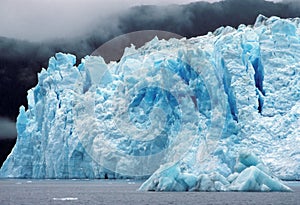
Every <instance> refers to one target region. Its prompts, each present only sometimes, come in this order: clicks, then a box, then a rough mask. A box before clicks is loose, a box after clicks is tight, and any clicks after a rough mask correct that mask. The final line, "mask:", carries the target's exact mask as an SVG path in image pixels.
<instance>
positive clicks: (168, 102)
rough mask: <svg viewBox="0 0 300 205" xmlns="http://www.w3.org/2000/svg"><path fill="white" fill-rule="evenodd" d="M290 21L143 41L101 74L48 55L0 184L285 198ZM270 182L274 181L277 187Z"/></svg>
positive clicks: (298, 128) (294, 122)
mask: <svg viewBox="0 0 300 205" xmlns="http://www.w3.org/2000/svg"><path fill="white" fill-rule="evenodd" d="M299 25H300V19H298V18H295V19H280V18H278V17H271V18H266V17H264V16H259V17H258V18H257V20H256V22H255V25H254V26H245V25H240V26H239V27H238V29H234V28H231V27H222V28H219V29H217V30H216V31H215V32H213V33H208V34H207V35H205V36H199V37H196V38H192V39H185V38H183V39H180V40H177V39H170V40H168V41H165V40H158V39H157V38H154V39H153V40H152V41H150V42H148V43H146V44H145V45H144V46H143V47H141V48H139V49H135V48H134V46H132V47H131V48H127V49H125V51H124V55H123V57H122V58H121V59H120V61H119V62H111V63H109V64H106V63H105V62H104V60H103V58H102V57H100V56H87V57H85V58H84V59H82V61H81V64H80V65H78V66H76V65H75V63H76V58H75V56H73V55H71V54H62V53H57V54H56V55H55V57H52V58H51V59H50V60H49V66H48V69H47V70H45V69H43V70H42V71H41V73H39V75H38V84H37V86H36V87H34V88H32V89H31V90H29V91H28V97H27V98H28V109H27V110H25V108H24V107H23V106H22V107H21V108H20V114H19V116H18V119H17V131H18V139H17V143H16V145H15V147H14V148H13V150H12V153H11V154H10V155H9V157H8V158H7V160H6V161H5V163H4V164H3V166H2V168H1V170H0V174H1V176H2V177H21V178H128V177H129V178H145V177H149V176H150V178H148V180H147V181H146V182H145V183H144V184H143V185H142V186H141V188H140V189H141V190H155V191H187V190H190V191H289V188H288V187H286V186H285V185H283V184H282V182H281V181H280V180H279V179H283V180H300V74H299V73H300V53H299V52H298V51H299V49H300V28H299ZM277 178H279V179H277Z"/></svg>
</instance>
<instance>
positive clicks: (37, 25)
mask: <svg viewBox="0 0 300 205" xmlns="http://www.w3.org/2000/svg"><path fill="white" fill-rule="evenodd" d="M193 1H195V0H108V1H107V0H104V1H103V0H1V2H0V36H6V37H13V38H19V39H27V40H37V41H38V40H42V39H47V38H60V37H68V36H76V35H80V34H83V33H84V32H85V31H87V30H88V29H89V28H90V26H92V24H93V23H94V22H97V23H98V22H99V19H103V23H106V22H109V23H114V19H113V18H112V16H116V15H114V14H116V13H118V12H119V11H121V10H123V9H125V8H129V7H130V6H134V5H141V4H155V5H163V4H170V3H177V4H184V3H189V2H193ZM206 1H209V2H215V1H218V0H206ZM108 17H109V20H108V19H107V18H108ZM96 19H97V21H96Z"/></svg>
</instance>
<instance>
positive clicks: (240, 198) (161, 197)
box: [0, 179, 300, 205]
mask: <svg viewBox="0 0 300 205" xmlns="http://www.w3.org/2000/svg"><path fill="white" fill-rule="evenodd" d="M141 183H142V182H140V181H126V180H124V181H119V180H116V181H113V180H18V179H14V180H0V205H15V204H16V205H18V204H26V205H27V204H112V205H115V204H116V205H118V204H125V205H127V204H128V205H129V204H142V205H146V204H185V205H186V204H220V205H221V204H222V205H223V204H228V205H235V204H242V205H244V204H268V205H269V204H270V205H271V204H287V205H293V204H298V205H300V182H289V183H288V186H290V187H291V188H292V189H293V190H294V192H291V193H287V192H269V193H259V192H139V191H137V189H138V187H139V186H140V185H141Z"/></svg>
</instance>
